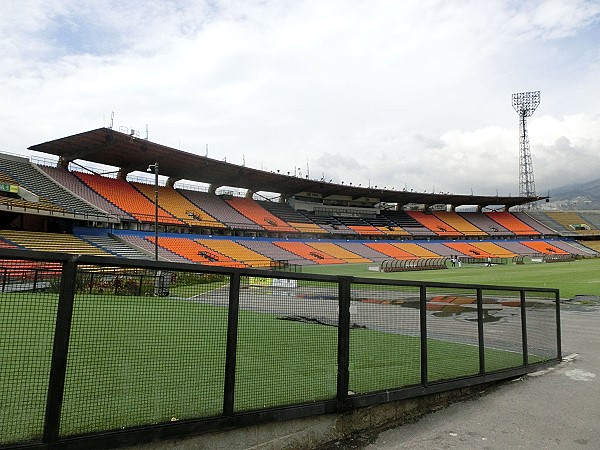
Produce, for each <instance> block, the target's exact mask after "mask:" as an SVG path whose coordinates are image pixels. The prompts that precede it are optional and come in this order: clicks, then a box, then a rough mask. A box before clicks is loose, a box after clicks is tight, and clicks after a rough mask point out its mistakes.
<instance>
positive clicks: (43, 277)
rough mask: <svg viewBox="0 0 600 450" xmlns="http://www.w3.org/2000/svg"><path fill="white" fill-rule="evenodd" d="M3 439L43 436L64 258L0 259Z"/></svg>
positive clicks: (0, 428)
mask: <svg viewBox="0 0 600 450" xmlns="http://www.w3.org/2000/svg"><path fill="white" fill-rule="evenodd" d="M0 270H1V272H0V276H1V277H2V279H1V281H2V289H1V293H0V444H6V443H11V442H17V441H26V440H33V439H39V438H41V436H42V431H43V424H44V412H45V407H46V396H47V390H48V378H49V374H50V359H51V356H52V345H53V337H54V324H55V322H56V311H57V306H58V286H59V283H60V270H61V266H60V264H56V263H36V262H32V261H11V260H1V261H0Z"/></svg>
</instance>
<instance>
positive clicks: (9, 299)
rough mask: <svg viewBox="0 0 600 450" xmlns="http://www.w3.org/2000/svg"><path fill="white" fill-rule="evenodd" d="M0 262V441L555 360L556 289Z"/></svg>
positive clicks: (135, 428)
mask: <svg viewBox="0 0 600 450" xmlns="http://www.w3.org/2000/svg"><path fill="white" fill-rule="evenodd" d="M0 251H1V252H2V253H1V256H0V257H1V258H3V259H2V260H0V277H1V279H0V281H1V283H2V285H1V292H0V363H1V364H0V446H3V445H8V444H11V445H16V446H18V445H31V443H32V442H33V444H35V445H39V446H43V445H46V444H56V445H58V446H60V444H61V443H65V442H70V445H72V444H73V442H74V441H73V439H80V441H81V442H82V446H85V443H86V442H87V441H86V439H88V440H89V439H93V438H94V436H99V435H100V433H104V434H102V436H105V435H106V433H110V435H111V436H113V438H114V439H116V440H117V441H118V440H119V439H120V438H119V436H128V435H131V433H138V434H137V439H138V440H139V439H144V438H147V436H165V435H169V434H171V435H173V434H174V435H177V434H180V435H182V434H185V433H189V432H198V431H199V430H200V431H201V430H206V429H223V428H225V427H231V426H241V425H245V424H249V423H259V422H262V421H267V420H280V419H282V418H294V417H302V416H306V415H314V414H322V413H325V412H333V411H336V410H343V409H347V408H352V407H358V406H363V405H366V404H374V403H378V402H382V401H390V400H391V399H393V398H394V393H396V394H397V395H401V396H409V395H419V393H415V394H407V392H409V393H410V392H412V391H411V389H415V388H429V387H430V386H437V389H438V390H439V389H444V386H446V388H447V389H450V388H453V387H457V383H459V384H458V386H460V382H461V380H465V385H467V384H473V383H477V382H484V381H489V380H490V379H493V378H494V377H496V378H495V379H502V378H508V377H511V376H517V375H520V374H523V373H526V372H528V371H531V370H534V369H533V368H534V367H535V368H537V367H540V365H542V364H549V363H554V362H556V361H557V360H559V359H560V320H559V318H560V316H559V307H558V291H556V290H551V289H533V288H522V289H519V288H502V287H491V286H474V285H456V284H439V283H420V282H401V281H390V280H376V279H363V278H360V279H359V278H351V277H335V276H318V275H309V274H297V273H289V272H275V271H266V270H252V269H229V268H222V267H207V266H200V265H195V264H179V263H166V262H154V261H132V260H123V259H117V258H102V257H94V256H72V255H60V254H46V253H35V252H23V251H18V250H0ZM490 377H491V378H490ZM381 393H385V396H384V397H382V396H381V395H383V394H381ZM128 433H129V434H128ZM115 436H116V437H115ZM36 443H37V444H36Z"/></svg>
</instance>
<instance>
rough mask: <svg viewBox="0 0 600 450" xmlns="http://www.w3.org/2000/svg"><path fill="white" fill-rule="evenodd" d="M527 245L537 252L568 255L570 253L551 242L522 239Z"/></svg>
mask: <svg viewBox="0 0 600 450" xmlns="http://www.w3.org/2000/svg"><path fill="white" fill-rule="evenodd" d="M521 243H522V244H523V245H525V246H526V247H529V248H531V249H533V250H535V251H536V252H539V253H543V254H544V255H568V254H569V253H568V252H566V251H564V250H561V249H560V248H558V247H555V246H554V245H552V244H549V243H548V242H546V241H522V242H521Z"/></svg>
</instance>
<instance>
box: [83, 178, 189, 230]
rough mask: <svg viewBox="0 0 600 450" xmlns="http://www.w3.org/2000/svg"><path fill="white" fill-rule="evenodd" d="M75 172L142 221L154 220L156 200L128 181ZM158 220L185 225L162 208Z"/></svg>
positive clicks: (101, 193)
mask: <svg viewBox="0 0 600 450" xmlns="http://www.w3.org/2000/svg"><path fill="white" fill-rule="evenodd" d="M74 174H75V175H76V176H77V177H78V178H79V179H80V180H81V181H83V182H84V183H85V184H87V185H88V186H89V187H90V188H92V189H93V190H94V191H96V192H97V193H98V194H100V195H101V196H103V197H104V198H106V199H107V200H108V201H110V202H112V203H113V204H115V205H116V206H118V207H119V208H121V209H122V210H124V211H126V212H127V213H129V214H130V215H132V216H133V217H135V218H136V219H138V220H139V221H140V222H147V223H148V222H154V202H152V201H150V200H149V199H148V198H147V197H146V196H144V195H143V194H142V193H141V192H139V191H138V190H137V189H135V188H134V187H133V186H132V185H131V184H129V183H128V182H127V181H125V180H117V179H114V178H106V177H102V176H100V175H91V174H88V173H82V172H74ZM159 201H160V200H159ZM158 221H159V222H160V223H162V224H168V225H183V222H181V221H180V220H178V219H176V218H175V217H173V216H172V215H171V214H169V213H168V212H166V211H165V210H164V209H162V208H160V209H159V211H158Z"/></svg>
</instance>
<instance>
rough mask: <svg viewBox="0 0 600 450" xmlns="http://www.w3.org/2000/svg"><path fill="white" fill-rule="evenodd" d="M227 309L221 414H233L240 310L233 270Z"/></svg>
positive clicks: (237, 280) (238, 288)
mask: <svg viewBox="0 0 600 450" xmlns="http://www.w3.org/2000/svg"><path fill="white" fill-rule="evenodd" d="M229 283H230V284H229V309H228V311H227V353H226V355H225V388H224V392H223V414H224V415H225V416H230V415H232V414H233V406H234V400H235V398H234V397H235V366H236V359H237V336H238V317H239V310H240V274H239V272H234V273H233V274H232V275H231V278H230V281H229Z"/></svg>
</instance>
